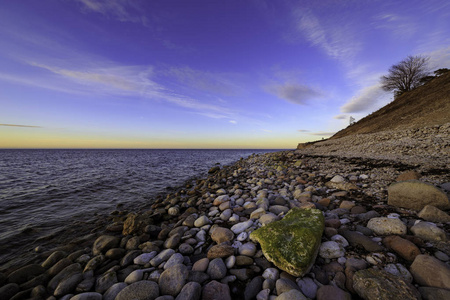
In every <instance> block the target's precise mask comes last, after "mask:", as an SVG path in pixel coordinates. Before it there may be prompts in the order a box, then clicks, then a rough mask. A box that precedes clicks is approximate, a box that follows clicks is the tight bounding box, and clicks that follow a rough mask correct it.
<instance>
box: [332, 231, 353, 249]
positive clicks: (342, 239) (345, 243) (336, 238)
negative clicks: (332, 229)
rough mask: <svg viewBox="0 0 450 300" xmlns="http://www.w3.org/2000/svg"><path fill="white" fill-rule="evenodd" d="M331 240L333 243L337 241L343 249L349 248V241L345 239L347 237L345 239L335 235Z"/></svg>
mask: <svg viewBox="0 0 450 300" xmlns="http://www.w3.org/2000/svg"><path fill="white" fill-rule="evenodd" d="M331 240H332V241H335V242H336V243H338V244H339V245H341V246H342V247H344V248H345V247H348V245H349V243H348V241H347V240H346V239H345V237H343V236H342V235H340V234H336V235H333V236H332V237H331Z"/></svg>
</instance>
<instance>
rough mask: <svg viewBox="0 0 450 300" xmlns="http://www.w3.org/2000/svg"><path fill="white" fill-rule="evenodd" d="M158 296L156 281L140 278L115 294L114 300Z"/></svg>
mask: <svg viewBox="0 0 450 300" xmlns="http://www.w3.org/2000/svg"><path fill="white" fill-rule="evenodd" d="M158 296H159V288H158V284H157V283H156V282H153V281H150V280H141V281H138V282H135V283H133V284H130V285H129V286H127V287H126V288H124V289H122V290H121V291H120V292H119V294H117V296H116V298H115V300H132V299H140V300H154V299H156V298H157V297H158Z"/></svg>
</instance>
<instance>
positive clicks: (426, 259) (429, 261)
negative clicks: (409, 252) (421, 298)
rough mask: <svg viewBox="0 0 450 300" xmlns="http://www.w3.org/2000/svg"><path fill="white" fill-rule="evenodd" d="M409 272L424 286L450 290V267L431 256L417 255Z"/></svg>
mask: <svg viewBox="0 0 450 300" xmlns="http://www.w3.org/2000/svg"><path fill="white" fill-rule="evenodd" d="M409 271H410V272H411V274H412V275H413V277H414V280H415V281H416V282H417V283H418V284H420V285H422V286H429V287H436V288H443V289H448V290H450V267H449V266H448V265H446V264H445V263H443V262H441V261H440V260H438V259H436V258H434V257H432V256H429V255H422V254H421V255H417V256H416V259H414V262H413V263H412V265H411V267H410V269H409Z"/></svg>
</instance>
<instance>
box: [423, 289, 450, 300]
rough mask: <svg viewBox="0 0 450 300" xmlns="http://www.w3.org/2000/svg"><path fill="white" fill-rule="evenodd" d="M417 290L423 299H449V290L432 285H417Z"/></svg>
mask: <svg viewBox="0 0 450 300" xmlns="http://www.w3.org/2000/svg"><path fill="white" fill-rule="evenodd" d="M419 292H420V294H421V295H422V297H423V299H425V300H448V299H450V290H446V289H439V288H434V287H425V286H421V287H419Z"/></svg>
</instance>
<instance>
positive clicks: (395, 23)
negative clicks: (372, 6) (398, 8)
mask: <svg viewBox="0 0 450 300" xmlns="http://www.w3.org/2000/svg"><path fill="white" fill-rule="evenodd" d="M373 24H374V26H375V28H379V29H385V30H388V31H389V32H390V33H392V34H393V35H394V37H395V38H397V39H398V38H399V39H409V38H411V37H414V36H415V34H416V33H417V30H418V24H417V23H416V22H414V21H413V20H410V19H409V18H408V17H406V16H401V15H399V14H393V13H386V14H379V15H377V16H375V17H374V23H373Z"/></svg>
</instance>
